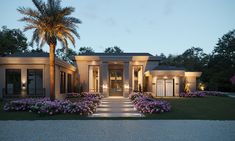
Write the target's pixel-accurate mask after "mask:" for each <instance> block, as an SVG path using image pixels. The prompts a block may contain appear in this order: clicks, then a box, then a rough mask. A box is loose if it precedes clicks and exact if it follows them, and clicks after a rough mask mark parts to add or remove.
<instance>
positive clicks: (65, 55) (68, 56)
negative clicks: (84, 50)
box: [56, 48, 77, 64]
mask: <svg viewBox="0 0 235 141" xmlns="http://www.w3.org/2000/svg"><path fill="white" fill-rule="evenodd" d="M56 55H57V57H59V58H60V59H62V60H64V61H66V62H68V63H70V64H74V61H73V59H74V56H76V55H77V53H76V52H75V51H74V50H72V49H70V48H69V49H68V50H67V51H65V50H64V49H63V48H61V49H57V50H56Z"/></svg>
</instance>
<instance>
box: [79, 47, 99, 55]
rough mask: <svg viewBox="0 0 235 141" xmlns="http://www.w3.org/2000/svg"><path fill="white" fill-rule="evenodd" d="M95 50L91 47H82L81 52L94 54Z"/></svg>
mask: <svg viewBox="0 0 235 141" xmlns="http://www.w3.org/2000/svg"><path fill="white" fill-rule="evenodd" d="M93 53H95V51H94V50H93V48H91V47H80V48H79V54H93Z"/></svg>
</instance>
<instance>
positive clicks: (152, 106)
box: [129, 93, 171, 114]
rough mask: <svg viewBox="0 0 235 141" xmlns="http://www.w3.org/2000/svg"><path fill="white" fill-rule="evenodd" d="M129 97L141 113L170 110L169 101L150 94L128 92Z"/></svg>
mask: <svg viewBox="0 0 235 141" xmlns="http://www.w3.org/2000/svg"><path fill="white" fill-rule="evenodd" d="M129 98H130V99H131V100H132V102H133V104H134V106H135V108H136V109H137V110H138V111H139V112H141V113H143V114H153V113H163V112H169V111H170V110H171V105H170V103H169V102H167V101H165V100H157V99H154V98H153V97H152V95H151V96H150V95H145V94H142V93H133V94H130V96H129Z"/></svg>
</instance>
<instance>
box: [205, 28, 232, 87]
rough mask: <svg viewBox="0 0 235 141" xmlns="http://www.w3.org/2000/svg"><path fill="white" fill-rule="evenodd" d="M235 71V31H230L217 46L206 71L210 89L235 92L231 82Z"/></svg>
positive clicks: (220, 39)
mask: <svg viewBox="0 0 235 141" xmlns="http://www.w3.org/2000/svg"><path fill="white" fill-rule="evenodd" d="M234 70H235V30H232V31H229V32H228V33H226V34H225V35H223V36H222V37H221V38H219V40H218V43H217V44H216V46H215V48H214V50H213V52H212V55H211V56H210V60H209V62H208V66H207V68H206V69H205V75H207V79H208V80H207V81H208V82H209V87H211V88H213V89H215V90H220V91H232V90H235V89H234V86H232V84H231V82H230V78H231V77H232V76H233V74H234Z"/></svg>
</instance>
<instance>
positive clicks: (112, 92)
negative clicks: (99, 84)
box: [109, 69, 123, 96]
mask: <svg viewBox="0 0 235 141" xmlns="http://www.w3.org/2000/svg"><path fill="white" fill-rule="evenodd" d="M109 96H123V70H121V69H118V70H109Z"/></svg>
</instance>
